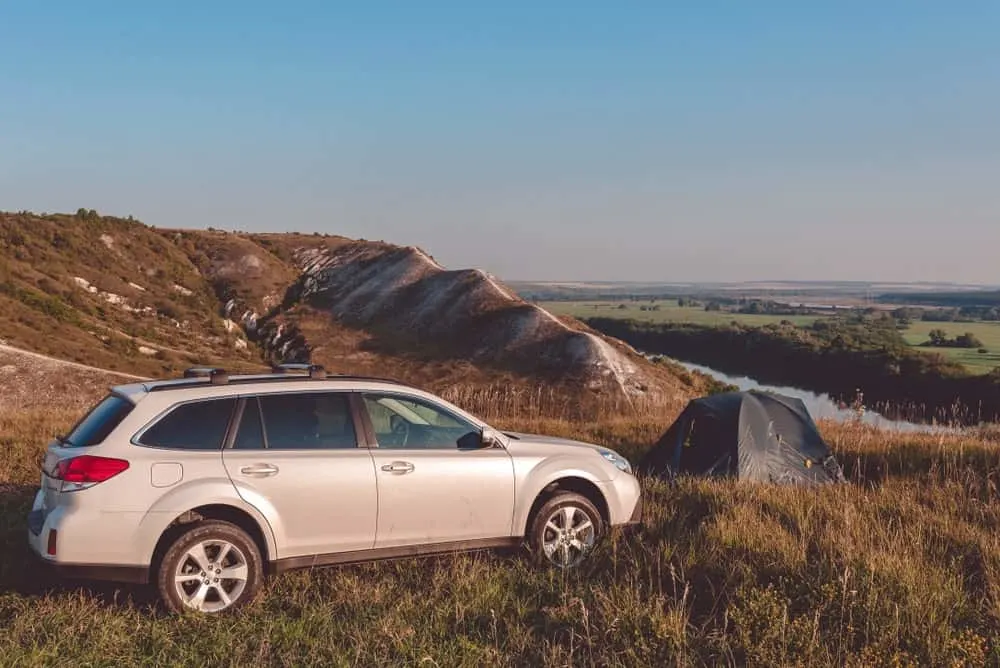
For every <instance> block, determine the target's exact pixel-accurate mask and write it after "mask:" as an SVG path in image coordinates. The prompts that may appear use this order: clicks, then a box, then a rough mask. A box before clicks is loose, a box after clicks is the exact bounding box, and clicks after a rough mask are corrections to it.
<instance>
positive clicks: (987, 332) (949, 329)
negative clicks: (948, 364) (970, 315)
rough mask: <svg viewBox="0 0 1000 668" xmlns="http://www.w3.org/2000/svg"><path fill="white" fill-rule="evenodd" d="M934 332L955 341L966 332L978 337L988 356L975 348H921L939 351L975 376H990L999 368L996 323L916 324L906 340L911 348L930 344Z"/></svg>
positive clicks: (999, 333) (998, 326) (905, 335)
mask: <svg viewBox="0 0 1000 668" xmlns="http://www.w3.org/2000/svg"><path fill="white" fill-rule="evenodd" d="M932 329H943V330H944V331H945V332H946V333H947V334H948V338H951V339H953V338H955V337H956V336H960V335H962V334H965V333H966V332H969V333H972V334H975V336H976V338H977V339H979V340H980V341H982V342H983V347H984V348H986V350H987V351H989V352H986V353H980V352H978V351H977V350H976V349H975V348H921V350H928V351H934V352H939V353H942V354H944V355H947V356H948V357H950V358H951V359H953V360H955V361H957V362H961V363H962V364H964V365H965V366H966V367H967V368H968V369H969V370H971V371H973V372H976V373H987V372H989V371H992V370H993V369H994V368H996V367H998V366H1000V323H996V322H923V321H921V322H915V323H913V324H912V325H910V327H909V328H908V329H906V330H905V331H904V332H903V338H905V339H906V342H907V343H909V344H910V345H912V346H919V345H920V344H921V343H924V342H925V341H927V339H928V336H929V334H930V331H931V330H932Z"/></svg>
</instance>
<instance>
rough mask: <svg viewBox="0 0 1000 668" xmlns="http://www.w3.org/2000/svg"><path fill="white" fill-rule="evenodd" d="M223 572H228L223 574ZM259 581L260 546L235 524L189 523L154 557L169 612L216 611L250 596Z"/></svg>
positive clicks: (226, 609) (244, 601) (228, 609)
mask: <svg viewBox="0 0 1000 668" xmlns="http://www.w3.org/2000/svg"><path fill="white" fill-rule="evenodd" d="M227 576H229V577H227ZM263 580H264V568H263V564H262V559H261V554H260V549H259V548H258V547H257V545H256V543H254V541H253V539H252V538H250V536H249V535H248V534H247V532H246V531H244V530H243V529H241V528H239V527H238V526H236V525H235V524H230V523H229V522H222V521H219V520H206V521H202V522H198V523H196V524H192V525H191V527H190V528H189V529H187V530H185V531H183V532H182V533H181V534H180V535H179V536H177V538H176V539H175V540H174V542H173V543H172V544H171V545H170V547H169V548H168V549H167V551H166V553H165V554H164V555H163V559H162V560H160V566H159V570H158V573H157V578H156V581H157V587H158V589H159V591H160V597H161V598H162V599H163V602H164V604H166V606H167V608H168V609H169V610H170V611H171V612H187V611H192V612H202V613H208V614H219V613H223V612H232V611H234V610H237V609H239V608H241V607H243V606H244V605H246V604H247V603H248V602H250V601H252V600H253V598H254V597H255V596H256V595H257V592H258V591H259V590H260V587H261V585H262V584H263Z"/></svg>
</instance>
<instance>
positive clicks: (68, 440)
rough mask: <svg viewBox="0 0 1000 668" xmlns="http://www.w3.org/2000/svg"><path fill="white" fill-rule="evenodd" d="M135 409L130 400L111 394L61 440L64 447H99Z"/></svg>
mask: <svg viewBox="0 0 1000 668" xmlns="http://www.w3.org/2000/svg"><path fill="white" fill-rule="evenodd" d="M133 408H135V404H133V403H132V402H131V401H129V400H128V399H124V398H122V397H120V396H118V395H116V394H109V395H108V396H107V397H105V398H104V400H103V401H101V403H99V404H97V405H96V406H94V408H93V409H92V410H91V411H90V412H89V413H87V415H86V416H84V418H83V419H82V420H80V421H79V422H78V423H77V424H76V426H75V427H73V429H72V430H71V431H70V432H69V434H68V435H67V436H65V437H62V438H60V439H59V440H60V442H61V443H62V445H64V446H67V447H71V448H86V447H89V446H91V445H97V444H98V443H100V442H102V441H103V440H104V439H106V438H107V437H108V434H110V433H111V432H112V431H113V430H114V428H115V427H117V426H118V425H119V424H121V421H122V420H124V419H125V416H126V415H128V414H129V413H131V412H132V409H133Z"/></svg>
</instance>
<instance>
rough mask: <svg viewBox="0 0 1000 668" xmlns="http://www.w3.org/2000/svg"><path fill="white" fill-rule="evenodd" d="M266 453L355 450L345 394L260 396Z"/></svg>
mask: <svg viewBox="0 0 1000 668" xmlns="http://www.w3.org/2000/svg"><path fill="white" fill-rule="evenodd" d="M260 407H261V414H262V415H263V418H264V436H265V439H266V443H267V448H268V449H269V450H330V449H342V448H356V447H358V439H357V434H356V432H355V429H354V419H353V417H352V415H351V404H350V397H349V396H348V393H346V392H304V393H300V394H271V395H263V396H261V397H260Z"/></svg>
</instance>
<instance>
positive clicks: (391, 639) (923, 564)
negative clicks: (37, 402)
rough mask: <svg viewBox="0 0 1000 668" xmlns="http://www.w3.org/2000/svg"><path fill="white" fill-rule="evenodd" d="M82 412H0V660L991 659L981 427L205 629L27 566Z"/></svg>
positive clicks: (988, 487) (141, 601) (640, 429)
mask: <svg viewBox="0 0 1000 668" xmlns="http://www.w3.org/2000/svg"><path fill="white" fill-rule="evenodd" d="M470 396H471V395H470ZM502 408H503V407H502V406H501V407H499V408H497V409H496V410H497V412H499V411H500V410H501V409H502ZM543 412H544V411H539V415H528V416H526V417H509V418H508V419H506V420H503V421H502V424H501V425H499V426H503V427H504V428H511V429H521V430H528V431H545V432H549V433H554V434H560V435H566V436H573V437H575V438H581V439H584V440H591V441H595V442H599V443H605V444H608V445H611V446H614V447H617V448H619V449H620V450H622V451H623V452H625V453H628V454H629V455H630V456H632V457H635V456H637V455H638V454H639V453H640V452H642V451H643V450H644V449H645V448H647V447H649V445H650V444H651V443H652V442H653V441H654V440H655V439H656V438H657V437H658V436H659V435H660V433H661V432H662V430H663V429H664V428H665V427H666V426H667V424H669V422H670V421H671V419H672V417H673V415H672V414H663V415H659V416H657V415H654V414H652V413H649V414H645V415H632V416H628V415H619V416H618V417H615V418H603V419H600V420H594V421H589V422H570V421H567V420H564V419H559V418H552V417H544V416H543V415H541V413H543ZM76 414H77V411H76V410H72V409H62V410H53V409H52V408H51V407H46V408H44V409H36V410H34V411H32V410H22V411H17V412H12V411H3V412H0V447H2V448H3V450H4V453H5V457H4V458H3V460H0V461H2V463H0V545H3V547H2V548H0V550H2V554H0V665H18V666H23V665H40V664H61V663H66V664H70V663H74V664H81V663H82V664H93V665H132V664H138V663H145V664H184V665H205V664H211V665H216V664H219V665H259V664H268V665H287V666H292V665H294V666H300V665H335V664H336V665H344V664H362V665H383V664H396V665H398V664H426V665H470V666H471V665H476V666H478V665H484V664H488V665H637V666H639V665H642V666H650V665H705V664H711V665H717V664H724V665H726V664H729V665H746V664H751V665H809V666H813V665H837V666H840V665H856V666H871V665H983V664H997V663H998V662H1000V646H998V641H997V637H998V631H1000V544H998V541H1000V538H998V528H1000V503H998V502H997V490H996V481H997V476H998V474H1000V442H998V441H1000V439H998V437H997V433H996V432H995V431H994V432H989V431H986V432H983V433H973V434H964V435H944V436H933V435H910V434H907V435H896V434H887V433H884V432H878V431H874V430H872V429H869V428H867V427H863V426H859V425H847V426H837V425H832V424H824V425H822V429H823V432H824V434H825V436H826V437H827V439H828V440H829V442H830V443H831V445H832V446H833V447H834V449H835V450H836V452H837V454H838V456H839V457H840V459H841V461H842V462H843V464H844V466H845V469H846V471H847V473H848V475H849V476H850V477H851V480H852V482H851V483H850V484H847V485H841V486H831V487H828V488H824V489H819V490H805V489H797V488H780V487H773V486H768V485H747V484H737V483H733V482H719V481H697V480H682V481H680V483H679V484H676V485H668V484H666V483H663V482H660V481H654V480H646V481H644V483H643V484H644V489H645V495H646V521H645V527H644V529H643V531H642V532H641V533H640V534H639V535H637V536H634V537H623V536H620V537H617V538H616V539H615V540H612V541H609V542H608V543H607V544H605V545H603V546H602V548H601V549H600V551H599V553H598V555H597V557H596V558H595V559H594V560H593V561H592V562H591V563H589V564H588V565H587V566H586V567H584V568H582V569H580V570H578V571H576V572H573V573H569V574H557V573H553V572H549V571H545V570H538V569H535V568H533V567H531V566H530V565H529V564H528V563H527V562H526V561H525V560H522V559H518V558H516V557H514V558H512V557H506V556H488V555H480V556H456V557H446V558H440V559H432V560H407V561H400V562H396V563H378V564H367V565H358V566H351V567H343V568H333V569H328V570H317V571H314V572H301V573H293V574H289V575H286V576H282V577H280V578H277V579H275V580H274V581H272V582H271V583H270V584H269V586H268V588H267V591H266V593H265V594H264V595H263V596H262V597H261V598H260V600H258V601H257V602H255V603H254V604H253V605H252V606H250V607H249V608H248V609H247V610H246V611H244V612H241V613H240V614H238V615H235V616H232V617H230V618H226V619H218V620H216V619H201V618H197V617H183V618H173V617H168V616H165V615H163V614H162V613H160V612H159V611H158V609H157V608H156V607H155V606H154V605H153V604H152V603H151V602H150V601H151V597H150V595H149V594H148V592H147V591H146V590H143V589H117V588H115V587H111V586H106V585H90V586H84V587H80V586H77V585H68V584H65V583H53V582H50V581H47V580H45V579H43V578H42V576H41V575H40V574H39V573H38V572H37V571H36V570H35V569H34V568H33V567H32V566H31V565H30V561H29V560H28V555H27V553H26V549H25V548H24V532H25V524H24V516H25V514H26V512H27V509H28V506H29V504H30V497H31V494H32V489H33V488H34V486H35V485H36V484H37V478H38V473H37V468H36V462H37V460H38V457H39V456H40V454H41V452H42V449H43V447H44V445H45V443H46V442H47V439H48V438H49V437H50V436H51V435H52V434H54V433H56V432H58V431H60V430H62V429H64V428H65V427H66V426H67V425H68V424H69V423H70V422H71V421H72V420H73V419H75V417H76Z"/></svg>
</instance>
